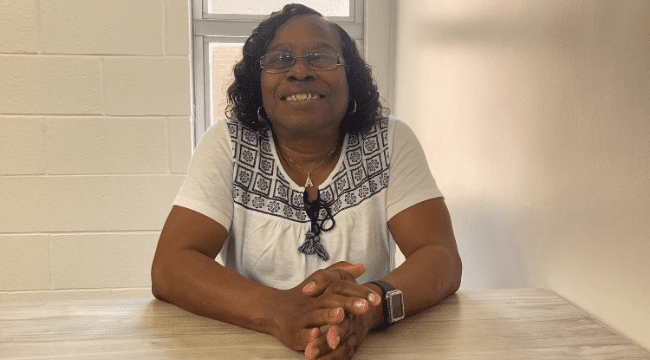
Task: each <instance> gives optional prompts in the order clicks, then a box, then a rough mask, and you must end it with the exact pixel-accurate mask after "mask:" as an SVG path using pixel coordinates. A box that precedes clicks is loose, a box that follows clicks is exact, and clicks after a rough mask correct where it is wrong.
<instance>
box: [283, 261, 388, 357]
mask: <svg viewBox="0 0 650 360" xmlns="http://www.w3.org/2000/svg"><path fill="white" fill-rule="evenodd" d="M364 272H365V267H364V266H363V265H361V264H354V265H353V264H350V263H347V262H344V261H343V262H339V263H337V264H334V265H331V266H330V267H328V268H326V269H323V270H318V271H316V272H314V273H313V274H312V275H310V276H309V277H308V278H307V279H305V280H304V281H303V282H302V283H301V284H300V285H298V286H296V287H295V288H293V289H290V290H283V291H280V293H281V295H280V296H279V297H278V298H276V299H275V300H276V301H274V306H275V310H276V315H277V316H276V330H275V331H274V335H275V337H276V338H278V340H280V342H282V343H283V344H284V345H285V346H287V347H289V348H291V349H293V350H298V351H300V350H304V351H305V357H306V358H307V359H322V360H330V359H350V358H351V357H352V354H353V353H354V351H356V349H357V348H358V347H359V345H360V344H361V341H362V340H363V338H364V337H365V336H366V334H367V333H368V331H370V330H371V329H370V328H371V326H372V320H373V314H372V312H373V310H376V309H379V311H381V306H379V305H380V304H381V298H380V296H379V294H377V293H376V292H374V291H372V290H371V289H369V288H367V287H365V286H363V285H361V284H358V283H357V282H356V278H358V277H359V276H361V275H362V274H363V273H364ZM321 329H323V330H321Z"/></svg>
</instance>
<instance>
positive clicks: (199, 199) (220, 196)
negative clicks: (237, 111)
mask: <svg viewBox="0 0 650 360" xmlns="http://www.w3.org/2000/svg"><path fill="white" fill-rule="evenodd" d="M232 174H233V161H232V146H231V141H230V135H229V130H228V123H227V122H226V121H225V120H220V121H219V122H217V123H216V124H214V125H213V126H212V127H211V128H210V129H209V130H208V131H207V132H206V133H205V135H203V139H201V142H200V143H199V145H198V146H197V147H196V150H195V151H194V154H193V155H192V160H191V161H190V166H189V168H188V170H187V175H186V176H185V181H184V182H183V187H182V188H181V190H180V192H179V194H178V196H177V197H176V200H175V201H174V205H177V206H182V207H184V208H188V209H190V210H194V211H196V212H198V213H201V214H203V215H205V216H207V217H209V218H211V219H213V220H215V221H216V222H218V223H219V224H221V225H222V226H223V227H224V228H226V229H229V228H230V223H231V221H232V216H233V215H232V214H233V197H232Z"/></svg>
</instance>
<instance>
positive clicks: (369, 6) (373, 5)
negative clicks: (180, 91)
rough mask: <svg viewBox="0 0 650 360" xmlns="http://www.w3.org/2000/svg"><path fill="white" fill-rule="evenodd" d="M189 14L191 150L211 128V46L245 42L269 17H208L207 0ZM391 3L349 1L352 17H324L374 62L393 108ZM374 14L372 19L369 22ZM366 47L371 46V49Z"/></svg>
mask: <svg viewBox="0 0 650 360" xmlns="http://www.w3.org/2000/svg"><path fill="white" fill-rule="evenodd" d="M189 1H190V3H191V12H192V34H191V35H192V42H191V43H192V49H191V51H192V69H191V71H192V78H193V80H192V99H193V104H192V118H193V121H192V127H193V128H192V134H193V136H192V147H193V148H195V147H196V144H198V142H199V141H200V139H201V138H202V137H203V134H205V132H206V131H207V129H208V128H209V127H210V125H211V117H212V107H211V101H212V89H211V87H210V76H211V74H210V73H209V70H210V68H209V64H210V59H209V56H210V44H211V43H213V42H220V43H243V42H245V41H246V39H247V38H248V37H249V36H250V34H251V32H252V31H253V29H255V28H256V27H257V26H258V24H259V23H260V22H261V21H262V20H263V19H264V18H265V17H266V16H268V15H234V14H226V15H223V14H209V13H207V7H208V5H209V4H208V3H209V0H189ZM395 8H396V5H395V0H372V1H368V0H350V16H348V17H334V16H330V17H326V19H328V20H330V21H334V22H336V23H338V24H339V25H340V26H341V27H342V28H343V29H345V31H347V32H348V34H350V37H352V38H353V39H354V40H355V41H356V42H357V46H358V47H359V52H360V53H361V56H362V57H364V58H365V59H366V61H368V62H369V63H371V64H372V68H373V76H374V77H375V80H376V81H377V83H378V85H379V88H380V93H381V94H383V95H384V98H385V99H386V102H387V104H388V105H389V107H390V105H391V103H392V96H391V92H390V89H391V88H392V73H393V67H392V64H393V63H394V62H393V61H392V59H393V54H394V51H392V49H393V48H394V40H393V39H394V23H395V11H394V10H395ZM369 14H372V15H373V16H372V21H369V20H368V19H369V16H368V15H369ZM369 45H370V46H369Z"/></svg>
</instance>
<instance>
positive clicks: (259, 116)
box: [257, 106, 266, 124]
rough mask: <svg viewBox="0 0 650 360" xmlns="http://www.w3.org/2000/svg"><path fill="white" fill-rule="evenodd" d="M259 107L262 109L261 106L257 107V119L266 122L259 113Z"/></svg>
mask: <svg viewBox="0 0 650 360" xmlns="http://www.w3.org/2000/svg"><path fill="white" fill-rule="evenodd" d="M260 109H262V107H261V106H260V107H258V108H257V120H259V122H261V123H262V124H266V119H265V118H263V117H262V115H260Z"/></svg>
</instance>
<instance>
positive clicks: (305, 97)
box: [282, 93, 325, 101]
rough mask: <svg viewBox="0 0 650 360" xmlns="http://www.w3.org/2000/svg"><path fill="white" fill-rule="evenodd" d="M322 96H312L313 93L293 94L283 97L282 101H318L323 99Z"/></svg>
mask: <svg viewBox="0 0 650 360" xmlns="http://www.w3.org/2000/svg"><path fill="white" fill-rule="evenodd" d="M324 97H325V96H324V95H319V94H314V93H299V94H293V95H289V96H286V97H283V98H282V100H285V101H307V100H318V99H322V98H324Z"/></svg>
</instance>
